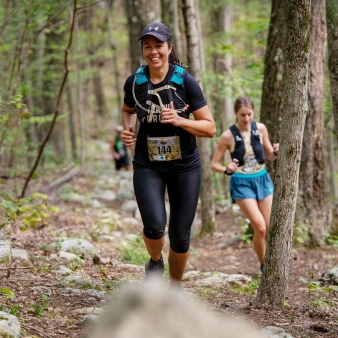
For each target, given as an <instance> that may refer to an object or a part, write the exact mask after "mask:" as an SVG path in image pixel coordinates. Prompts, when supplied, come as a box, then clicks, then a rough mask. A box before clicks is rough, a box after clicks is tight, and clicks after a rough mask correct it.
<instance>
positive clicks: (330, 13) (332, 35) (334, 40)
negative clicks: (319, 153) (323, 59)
mask: <svg viewBox="0 0 338 338" xmlns="http://www.w3.org/2000/svg"><path fill="white" fill-rule="evenodd" d="M326 20H327V45H328V52H329V71H330V81H331V95H332V103H333V117H334V122H335V125H336V136H337V140H338V1H337V0H326Z"/></svg>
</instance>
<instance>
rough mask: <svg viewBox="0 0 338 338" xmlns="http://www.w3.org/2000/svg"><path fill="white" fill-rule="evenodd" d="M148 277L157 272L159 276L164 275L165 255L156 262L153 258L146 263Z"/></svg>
mask: <svg viewBox="0 0 338 338" xmlns="http://www.w3.org/2000/svg"><path fill="white" fill-rule="evenodd" d="M144 269H145V272H146V277H147V276H149V275H151V274H156V275H158V276H161V277H162V275H163V272H164V262H163V256H161V258H160V260H158V261H157V262H154V261H153V260H152V259H151V258H150V259H149V261H148V262H147V263H146V265H145V267H144Z"/></svg>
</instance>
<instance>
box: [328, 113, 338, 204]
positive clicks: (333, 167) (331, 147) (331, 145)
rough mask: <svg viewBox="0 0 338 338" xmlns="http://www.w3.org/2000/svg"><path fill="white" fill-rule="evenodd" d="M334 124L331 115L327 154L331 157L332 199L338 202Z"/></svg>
mask: <svg viewBox="0 0 338 338" xmlns="http://www.w3.org/2000/svg"><path fill="white" fill-rule="evenodd" d="M333 135H334V122H333V119H332V116H331V115H330V117H329V122H328V124H327V132H326V137H327V142H326V144H327V152H328V157H329V168H330V170H329V172H330V175H329V177H330V187H331V198H332V199H333V200H334V201H336V199H337V198H338V189H337V182H336V178H335V175H336V171H337V170H336V164H335V162H336V160H335V155H334V149H335V146H337V141H336V139H335V138H334V136H333Z"/></svg>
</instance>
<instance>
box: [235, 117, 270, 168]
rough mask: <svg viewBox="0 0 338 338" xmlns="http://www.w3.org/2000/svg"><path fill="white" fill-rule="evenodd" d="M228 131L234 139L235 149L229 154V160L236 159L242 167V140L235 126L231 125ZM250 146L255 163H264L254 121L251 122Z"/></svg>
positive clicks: (261, 146) (243, 149) (243, 148)
mask: <svg viewBox="0 0 338 338" xmlns="http://www.w3.org/2000/svg"><path fill="white" fill-rule="evenodd" d="M230 130H231V132H232V135H233V136H234V139H235V149H234V151H233V152H232V153H231V158H232V159H234V158H236V159H237V160H238V162H239V166H242V165H244V155H245V145H244V140H243V137H242V135H241V133H240V132H239V130H238V128H237V127H236V125H232V126H231V127H230ZM251 146H252V149H253V152H254V154H255V158H256V160H257V162H258V163H259V164H262V163H264V162H265V157H264V149H263V145H262V143H261V140H260V137H259V131H258V129H257V124H256V122H254V121H252V122H251Z"/></svg>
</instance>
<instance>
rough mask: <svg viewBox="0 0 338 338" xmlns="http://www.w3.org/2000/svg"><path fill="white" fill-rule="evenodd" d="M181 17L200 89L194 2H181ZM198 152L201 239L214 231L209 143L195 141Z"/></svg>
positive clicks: (199, 58)
mask: <svg viewBox="0 0 338 338" xmlns="http://www.w3.org/2000/svg"><path fill="white" fill-rule="evenodd" d="M182 4H183V16H184V22H185V27H186V34H187V45H188V63H189V67H190V68H189V71H190V73H191V74H192V75H193V76H194V78H195V79H196V81H197V82H198V84H199V85H200V87H201V88H203V85H202V77H201V64H202V62H201V57H202V55H201V53H200V47H199V39H201V37H200V36H199V34H198V25H197V17H196V10H195V8H196V7H195V5H196V4H195V1H194V0H183V1H182ZM197 145H198V150H199V153H200V157H201V167H202V186H201V214H202V229H201V232H200V236H201V237H203V236H205V235H206V234H208V233H212V232H213V231H215V229H216V221H215V206H214V203H213V199H212V189H211V172H210V154H209V142H208V139H207V138H205V137H200V138H198V139H197Z"/></svg>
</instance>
